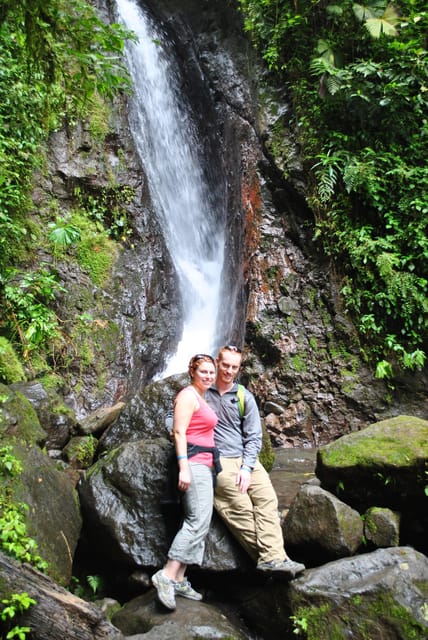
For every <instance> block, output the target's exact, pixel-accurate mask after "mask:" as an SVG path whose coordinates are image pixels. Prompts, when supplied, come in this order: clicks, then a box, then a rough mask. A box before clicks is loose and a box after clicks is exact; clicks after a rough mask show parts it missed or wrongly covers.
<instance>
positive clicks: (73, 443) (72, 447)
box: [64, 435, 98, 469]
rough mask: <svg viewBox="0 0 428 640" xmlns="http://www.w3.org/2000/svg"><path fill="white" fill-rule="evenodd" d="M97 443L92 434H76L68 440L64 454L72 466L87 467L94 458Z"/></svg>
mask: <svg viewBox="0 0 428 640" xmlns="http://www.w3.org/2000/svg"><path fill="white" fill-rule="evenodd" d="M97 443H98V441H97V439H96V438H95V437H94V436H92V435H89V436H78V437H75V438H72V439H71V440H70V442H69V443H68V445H67V446H66V447H65V449H64V454H65V456H66V458H67V460H68V462H69V463H70V464H72V465H73V466H75V467H79V468H83V469H87V468H88V467H90V466H91V464H92V462H93V460H94V455H95V451H96V448H97Z"/></svg>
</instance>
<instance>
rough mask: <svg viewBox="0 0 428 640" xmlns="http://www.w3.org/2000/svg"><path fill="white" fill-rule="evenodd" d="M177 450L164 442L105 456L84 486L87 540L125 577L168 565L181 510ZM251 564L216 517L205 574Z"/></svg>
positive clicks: (120, 449)
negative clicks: (175, 474) (176, 491)
mask: <svg viewBox="0 0 428 640" xmlns="http://www.w3.org/2000/svg"><path fill="white" fill-rule="evenodd" d="M173 451H174V448H173V445H172V444H171V443H170V442H169V441H168V440H167V439H165V438H157V439H153V440H138V441H136V442H129V443H127V444H124V445H122V446H120V447H117V448H116V449H113V450H112V451H111V452H110V453H108V454H106V455H105V456H103V457H101V458H100V459H99V460H98V462H97V463H96V464H95V465H93V467H91V469H89V471H88V472H87V473H86V477H84V478H82V480H81V481H80V483H79V494H80V500H81V505H82V511H83V515H84V520H85V538H86V539H87V541H88V543H89V545H93V549H94V550H95V553H97V554H98V555H99V556H100V558H104V559H108V563H109V564H110V563H112V564H113V565H115V569H118V568H119V569H121V570H122V571H123V572H124V571H125V570H126V569H127V568H128V570H129V571H131V570H132V571H135V570H136V569H141V568H143V569H153V568H158V567H160V566H162V565H163V564H164V562H165V561H166V558H167V552H168V548H169V546H170V544H171V541H172V538H173V536H174V535H175V533H176V532H177V530H178V528H179V526H180V520H181V511H180V509H179V505H177V502H176V495H174V492H173V491H171V488H174V487H171V484H173V485H174V486H176V484H175V483H176V480H175V479H174V478H173V477H171V470H172V471H173V466H172V465H173V459H174V455H173ZM245 562H248V559H247V557H246V555H245V554H244V553H243V551H242V550H241V549H240V548H239V547H238V546H237V545H236V543H234V541H233V539H232V537H231V535H230V534H229V533H228V532H227V530H226V529H225V527H224V525H223V524H222V523H221V521H220V520H219V519H218V518H217V517H216V516H214V517H213V522H212V526H211V529H210V532H209V534H208V539H207V542H206V552H205V557H204V563H203V567H204V569H213V570H223V571H224V570H228V569H235V568H236V567H237V566H241V565H242V564H245Z"/></svg>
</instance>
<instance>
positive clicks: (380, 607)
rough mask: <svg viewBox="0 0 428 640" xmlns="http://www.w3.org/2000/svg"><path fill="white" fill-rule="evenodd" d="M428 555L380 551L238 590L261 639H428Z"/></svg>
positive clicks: (405, 550) (248, 619) (248, 620)
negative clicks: (302, 636) (291, 577)
mask: <svg viewBox="0 0 428 640" xmlns="http://www.w3.org/2000/svg"><path fill="white" fill-rule="evenodd" d="M427 589H428V558H426V557H425V556H423V555H422V554H421V553H419V552H418V551H415V550H414V549H411V548H410V547H396V548H393V549H378V550H376V551H373V552H372V553H367V554H362V555H357V556H354V557H352V558H343V559H340V560H335V561H333V562H330V563H328V564H325V565H324V566H322V567H317V568H315V569H310V570H307V571H305V572H304V574H303V575H302V576H301V577H299V578H297V579H295V580H292V581H291V582H288V583H282V582H279V581H272V582H271V583H267V584H265V585H264V586H263V588H260V589H258V590H257V591H255V590H254V589H253V590H250V589H248V588H247V589H241V590H240V592H239V593H238V594H237V596H238V597H239V600H240V603H241V614H242V615H243V618H244V620H245V621H246V623H247V624H248V625H249V626H251V628H252V629H253V630H255V631H256V632H257V633H259V634H260V635H261V636H262V637H263V638H269V640H284V638H293V637H294V634H298V635H299V634H303V632H304V630H305V633H306V635H305V636H304V637H308V638H316V639H317V640H332V638H352V640H366V639H367V638H373V639H374V638H376V639H378V638H384V639H385V640H386V639H388V640H403V639H404V638H415V639H418V640H423V639H425V638H427V637H428V615H427V614H428V611H427V603H426V593H427Z"/></svg>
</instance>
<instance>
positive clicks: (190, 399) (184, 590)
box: [152, 353, 217, 610]
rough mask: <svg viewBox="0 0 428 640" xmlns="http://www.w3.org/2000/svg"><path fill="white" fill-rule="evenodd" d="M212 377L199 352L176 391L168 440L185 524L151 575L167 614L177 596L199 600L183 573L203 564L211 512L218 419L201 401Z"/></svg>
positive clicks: (210, 364) (207, 362) (212, 366)
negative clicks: (187, 380)
mask: <svg viewBox="0 0 428 640" xmlns="http://www.w3.org/2000/svg"><path fill="white" fill-rule="evenodd" d="M215 374H216V371H215V362H214V359H213V358H212V357H211V356H209V355H206V354H201V353H199V354H198V355H196V356H193V358H191V360H190V362H189V375H190V378H191V384H190V385H189V386H187V387H185V388H184V389H182V390H181V391H180V392H179V394H178V395H177V397H176V400H175V403H174V426H173V436H174V442H175V450H176V454H177V461H178V469H179V472H178V488H179V490H180V491H182V492H183V497H182V504H183V509H184V521H183V524H182V526H181V529H180V530H179V532H178V533H177V535H176V536H175V538H174V540H173V542H172V545H171V547H170V549H169V551H168V561H167V563H166V565H165V566H164V568H163V569H161V570H160V571H158V572H157V573H155V574H154V575H153V576H152V582H153V584H154V586H155V587H156V589H157V592H158V598H159V600H160V601H161V602H162V604H163V605H164V606H165V607H167V608H168V609H171V610H173V609H175V607H176V604H175V596H176V595H178V596H183V597H184V598H190V599H191V600H201V599H202V595H201V594H200V593H198V592H197V591H195V590H194V589H193V588H192V586H191V584H190V582H189V581H188V580H187V578H185V572H186V568H187V565H188V564H199V565H200V564H202V559H203V556H204V548H205V537H206V535H207V533H208V529H209V526H210V522H211V515H212V510H213V492H214V487H213V485H214V482H213V469H214V453H213V450H214V427H215V425H216V424H217V416H216V414H215V413H214V411H213V410H212V409H211V408H210V407H209V406H208V405H207V403H206V402H205V400H204V396H205V391H206V390H207V389H209V387H210V386H211V385H212V384H213V382H214V379H215ZM201 450H202V451H201ZM195 451H196V453H195Z"/></svg>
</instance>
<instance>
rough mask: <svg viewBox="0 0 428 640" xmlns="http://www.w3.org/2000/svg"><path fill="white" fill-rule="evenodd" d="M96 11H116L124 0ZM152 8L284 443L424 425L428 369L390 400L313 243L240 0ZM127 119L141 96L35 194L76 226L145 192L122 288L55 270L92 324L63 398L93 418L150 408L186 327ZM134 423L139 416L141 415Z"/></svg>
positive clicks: (284, 117) (120, 259) (253, 369)
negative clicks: (178, 78) (404, 423)
mask: <svg viewBox="0 0 428 640" xmlns="http://www.w3.org/2000/svg"><path fill="white" fill-rule="evenodd" d="M97 4H98V5H99V6H100V7H101V8H102V10H103V12H104V15H105V16H107V15H108V13H109V12H108V7H110V5H111V4H112V3H110V2H103V1H102V0H99V2H98V3H97ZM144 4H145V5H147V6H148V8H149V10H150V11H151V13H152V14H153V16H154V17H155V18H156V19H157V20H158V21H159V22H160V23H161V24H162V27H163V29H164V30H165V31H166V32H167V33H168V34H169V36H170V41H171V43H172V45H173V46H174V49H175V51H176V54H177V63H178V65H179V66H180V68H181V70H182V75H183V92H185V94H186V98H187V99H188V100H189V102H190V104H191V105H192V107H193V112H194V116H195V121H196V128H197V130H198V133H199V137H200V140H201V145H202V146H203V148H204V158H205V159H206V165H205V166H204V167H203V169H204V172H205V173H206V174H207V175H208V176H209V177H210V184H211V189H212V194H211V196H212V198H213V199H214V200H215V201H216V202H221V203H222V209H223V210H224V219H225V221H226V229H227V232H226V243H225V255H226V256H227V263H226V266H225V269H224V274H223V283H224V292H223V293H224V296H223V298H224V300H225V304H226V308H227V314H221V317H223V318H224V322H223V323H222V322H220V324H221V326H220V328H219V334H220V335H223V336H224V340H225V341H226V342H236V343H237V344H239V345H242V344H244V343H245V344H246V345H247V351H248V358H247V363H246V366H245V370H244V372H243V379H244V381H246V382H248V383H249V385H250V387H251V389H252V390H253V391H254V393H255V394H256V397H257V399H258V401H259V404H260V407H261V410H262V414H263V418H264V420H265V422H266V426H267V428H268V431H269V433H270V435H271V438H272V441H273V443H274V445H275V446H282V447H292V446H305V447H317V446H320V445H322V444H326V443H328V442H330V441H331V440H332V439H334V438H337V437H338V436H340V435H343V434H344V433H350V432H353V431H357V430H358V429H360V428H361V427H364V426H366V425H367V424H368V423H370V422H373V421H374V420H377V419H380V418H382V417H389V416H392V415H398V414H403V413H409V414H411V415H419V416H422V415H423V411H424V409H423V405H422V403H423V398H424V396H425V392H424V389H425V388H426V386H427V385H426V382H427V381H426V378H425V377H424V374H423V373H420V374H414V375H412V376H411V377H410V379H403V380H400V381H397V385H396V392H395V394H394V398H393V399H392V403H391V404H387V403H386V400H385V398H386V391H387V390H386V387H385V385H384V383H383V382H382V381H379V380H374V379H373V375H372V372H371V371H369V370H368V369H367V367H366V366H365V364H364V363H363V362H362V360H361V357H360V345H359V344H358V340H357V337H356V332H355V330H354V328H353V326H352V323H351V322H350V320H349V318H347V317H346V315H345V314H344V313H343V311H342V309H341V307H340V294H339V293H338V292H339V290H340V283H339V282H336V280H335V278H334V277H333V275H332V274H331V273H330V271H329V268H328V265H327V264H326V262H325V261H324V260H323V259H322V257H320V255H319V253H318V250H317V249H316V248H315V247H314V246H313V243H312V240H311V238H312V234H313V216H312V214H311V212H310V211H309V210H308V207H307V205H306V203H305V197H304V196H305V176H304V172H303V169H302V166H301V162H300V159H299V155H298V151H297V150H296V148H295V145H294V143H293V132H292V130H291V125H290V119H291V114H290V107H289V105H288V99H287V95H286V91H285V90H284V89H282V88H278V87H275V86H272V84H271V81H270V78H269V76H268V74H266V71H265V69H264V68H263V66H262V65H261V64H260V61H259V60H257V58H256V56H255V55H254V54H253V53H251V48H250V46H249V43H248V41H247V39H246V37H245V36H244V35H243V30H242V24H241V19H240V15H239V12H238V11H237V8H236V4H235V3H225V2H222V1H220V0H216V1H214V2H202V3H201V2H197V1H196V0H186V2H181V1H180V2H178V1H177V0H159V1H156V2H154V1H152V0H147V1H146V2H145V3H144ZM110 8H111V7H110ZM111 18H112V19H113V13H111ZM127 108H128V104H127V101H126V100H118V101H117V102H116V103H115V104H114V105H113V109H112V114H111V117H110V120H109V130H108V133H107V135H106V137H105V139H104V140H101V141H100V140H99V139H98V140H96V139H95V138H94V136H92V135H91V131H90V127H89V124H88V123H83V124H79V125H77V126H76V127H75V128H74V129H70V128H68V129H64V130H62V131H58V132H56V133H55V134H54V135H53V136H52V139H51V142H50V152H49V154H48V158H47V166H46V170H45V171H44V173H43V175H40V176H39V177H38V179H37V181H36V184H35V188H34V193H33V199H34V205H35V207H34V208H35V214H36V215H38V212H39V211H40V210H43V209H48V208H49V207H50V206H53V205H52V203H55V204H56V205H57V206H58V208H59V210H60V212H61V215H62V216H63V217H65V218H66V217H67V215H68V213H69V212H70V211H72V210H73V208H76V206H78V204H79V201H78V199H77V198H76V193H80V198H83V199H84V198H97V197H105V195H106V194H107V195H108V194H110V195H112V193H121V192H122V190H126V189H129V190H130V191H131V192H132V193H133V197H132V198H131V199H130V201H127V202H126V203H124V204H123V208H124V210H125V211H126V214H127V218H128V220H129V225H130V230H131V235H130V237H129V242H127V243H125V244H124V246H123V247H122V248H121V249H120V250H119V251H118V252H117V255H116V257H115V261H114V266H113V269H112V273H111V276H110V278H109V279H108V281H106V282H104V283H103V284H97V285H96V284H94V283H93V282H91V280H90V278H89V277H88V275H87V273H85V272H83V271H82V270H79V269H78V268H75V267H72V268H71V267H70V265H69V264H67V261H66V260H61V259H60V260H58V261H57V263H56V264H55V268H56V270H57V272H58V273H59V276H60V279H61V283H62V284H63V285H64V286H65V288H66V291H67V292H66V293H65V294H64V295H62V296H61V297H60V298H59V299H58V306H59V309H60V311H61V313H60V316H61V318H62V319H63V320H64V323H65V324H67V323H68V322H72V321H75V319H76V316H77V317H82V318H83V319H82V330H81V331H79V335H78V336H75V341H76V343H77V344H79V345H80V347H81V353H76V350H75V349H73V348H71V347H70V348H69V353H67V354H65V355H66V356H68V359H69V362H70V365H69V374H70V375H69V376H68V379H67V385H66V387H65V389H64V396H65V399H66V401H67V404H69V406H71V407H73V409H74V410H75V411H76V414H77V418H78V419H79V420H81V419H84V418H85V417H86V416H88V415H89V414H91V413H93V412H94V411H96V410H97V409H98V408H100V407H103V406H111V405H114V404H115V403H116V402H118V401H122V400H124V401H127V402H129V401H133V399H134V398H135V397H138V396H139V394H140V392H141V389H142V388H144V386H145V385H147V384H149V383H150V382H151V381H152V380H153V377H154V376H156V374H158V373H159V372H160V371H162V369H163V367H164V364H165V361H166V358H167V357H168V356H169V355H170V354H171V352H173V351H174V349H175V347H176V345H177V342H178V340H179V336H180V332H181V326H182V309H181V300H180V299H179V295H178V293H177V291H178V289H177V286H176V284H177V282H176V274H175V273H174V270H173V266H172V264H171V260H170V256H169V251H168V247H167V246H165V241H164V240H163V236H162V232H161V231H162V230H161V228H160V226H159V223H158V222H157V219H156V216H155V215H154V211H153V205H152V202H151V200H150V195H149V189H148V182H147V178H146V176H145V174H144V171H143V169H142V167H141V163H140V161H139V158H138V155H137V153H136V150H135V144H134V141H133V138H132V133H131V131H130V127H129V124H128V120H127ZM278 130H279V131H280V135H281V137H283V139H284V140H285V141H286V142H285V143H284V147H285V148H287V149H288V151H289V153H288V156H287V157H284V158H282V159H280V160H279V161H278V162H279V164H280V166H276V165H275V164H274V162H273V159H272V153H271V149H272V146H273V145H274V142H275V136H277V135H278V133H277V132H278ZM112 185H113V186H112ZM113 187H114V189H113ZM112 189H113V191H112ZM40 257H41V258H43V259H44V260H48V261H49V260H50V259H51V258H50V257H49V256H46V255H44V254H43V256H40ZM88 317H90V318H92V320H90V321H87V322H86V324H85V318H88ZM88 324H90V327H88ZM195 349H196V350H197V345H195ZM88 351H89V352H90V353H91V354H92V364H91V366H87V364H86V362H85V357H87V352H88ZM136 404H138V402H136ZM272 405H275V407H276V409H275V411H274V412H271V411H270V409H269V407H271V406H272ZM137 410H138V409H137ZM128 419H129V420H130V421H131V422H135V421H136V418H135V416H133V415H132V409H131V406H130V405H128Z"/></svg>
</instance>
